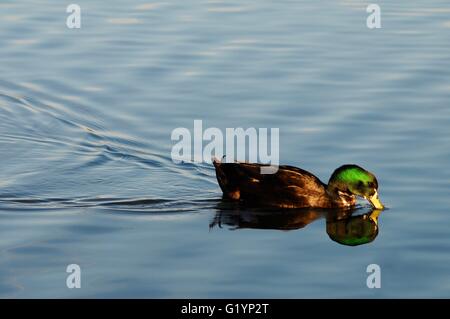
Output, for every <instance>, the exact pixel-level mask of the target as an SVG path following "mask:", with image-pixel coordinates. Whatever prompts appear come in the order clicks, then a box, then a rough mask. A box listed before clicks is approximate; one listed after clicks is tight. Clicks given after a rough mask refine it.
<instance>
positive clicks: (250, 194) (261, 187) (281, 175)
mask: <svg viewBox="0 0 450 319" xmlns="http://www.w3.org/2000/svg"><path fill="white" fill-rule="evenodd" d="M261 166H262V164H250V163H222V162H220V161H218V160H215V161H214V167H215V168H216V176H217V181H218V182H219V185H220V188H221V189H222V192H223V195H224V197H225V198H228V199H231V200H236V201H239V200H241V201H244V202H249V203H254V204H258V205H267V206H276V207H281V208H303V207H317V208H338V207H349V206H353V205H355V203H356V199H355V196H352V195H346V194H339V196H338V194H336V196H333V195H332V194H330V193H332V192H328V191H327V185H326V184H324V183H322V182H321V181H320V180H319V179H318V178H317V177H316V176H314V175H313V174H311V173H309V172H307V171H305V170H302V169H300V168H297V167H293V166H286V165H283V166H279V169H278V171H277V172H276V173H275V174H261Z"/></svg>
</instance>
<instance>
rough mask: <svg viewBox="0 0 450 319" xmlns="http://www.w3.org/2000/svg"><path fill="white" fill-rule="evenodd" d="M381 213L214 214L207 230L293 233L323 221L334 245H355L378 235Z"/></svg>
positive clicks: (262, 212)
mask: <svg viewBox="0 0 450 319" xmlns="http://www.w3.org/2000/svg"><path fill="white" fill-rule="evenodd" d="M380 213H381V210H372V211H370V212H368V213H365V214H362V215H355V216H354V215H353V214H352V211H349V210H346V211H325V210H317V209H308V210H288V211H283V212H267V211H239V210H237V211H233V210H231V211H226V210H220V211H219V212H217V213H216V216H215V217H214V220H213V221H212V222H211V224H210V228H214V227H215V226H218V227H222V225H223V224H226V225H229V226H234V228H233V229H242V228H253V229H278V230H286V231H288V230H295V229H300V228H303V227H305V226H306V225H308V224H310V223H312V222H314V221H315V220H317V219H320V218H326V221H327V222H326V224H327V226H326V231H327V234H328V236H329V237H330V238H331V239H332V240H333V241H335V242H337V243H339V244H342V245H347V246H357V245H362V244H367V243H370V242H372V241H373V240H374V239H375V238H376V237H377V235H378V216H379V215H380Z"/></svg>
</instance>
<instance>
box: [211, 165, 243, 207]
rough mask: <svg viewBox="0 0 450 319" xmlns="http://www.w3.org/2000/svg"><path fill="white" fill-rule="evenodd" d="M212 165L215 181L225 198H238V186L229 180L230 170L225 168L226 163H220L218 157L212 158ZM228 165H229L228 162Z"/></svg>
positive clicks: (239, 195)
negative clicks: (214, 170) (214, 169)
mask: <svg viewBox="0 0 450 319" xmlns="http://www.w3.org/2000/svg"><path fill="white" fill-rule="evenodd" d="M213 165H214V167H215V168H216V177H217V182H218V183H219V186H220V189H221V190H222V192H223V196H224V197H225V198H229V199H233V200H239V199H240V197H241V194H240V191H239V187H238V185H233V183H231V182H230V178H229V176H228V175H229V173H231V172H230V170H229V169H227V163H222V162H221V161H220V160H219V159H217V158H213ZM228 166H230V165H229V164H228ZM228 168H229V167H228Z"/></svg>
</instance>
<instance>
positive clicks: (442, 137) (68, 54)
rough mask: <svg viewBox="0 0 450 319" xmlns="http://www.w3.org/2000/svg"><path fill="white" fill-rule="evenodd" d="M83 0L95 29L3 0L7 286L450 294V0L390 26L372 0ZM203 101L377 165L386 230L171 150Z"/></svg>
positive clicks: (222, 121) (301, 153) (204, 114)
mask: <svg viewBox="0 0 450 319" xmlns="http://www.w3.org/2000/svg"><path fill="white" fill-rule="evenodd" d="M20 2H23V3H20ZM76 3H78V4H79V5H80V6H81V10H82V11H81V14H82V28H81V29H79V30H71V29H68V28H67V27H66V25H65V22H66V17H67V15H68V14H67V13H66V12H65V9H66V8H65V6H66V5H67V4H63V3H60V2H56V1H55V2H52V1H33V2H31V1H26V2H25V1H2V3H1V4H0V47H1V50H0V72H1V73H0V74H1V75H0V154H1V157H0V167H1V169H0V296H1V297H158V298H159V297H162V298H165V297H169V298H170V297H276V298H278V297H295V298H298V297H450V269H449V264H450V255H449V251H450V236H449V223H450V222H449V220H450V219H449V216H450V196H449V195H450V193H449V190H450V166H449V161H450V105H449V101H450V41H449V39H450V3H449V2H448V1H447V0H414V1H396V2H395V3H392V1H378V2H377V3H378V4H379V5H380V6H381V9H382V25H383V28H382V29H378V30H369V29H368V28H367V27H366V24H365V20H366V17H367V13H366V11H365V9H366V6H367V2H366V1H361V0H341V1H331V0H330V1H325V0H322V1H269V0H266V1H261V0H250V1H245V0H244V1H237V0H236V1H216V0H211V1H207V0H198V1H196V0H189V1H181V0H179V1H168V2H164V3H162V2H161V3H148V2H142V1H134V2H133V3H132V4H131V3H130V2H128V1H121V2H119V1H117V2H114V3H108V4H105V2H104V1H87V0H77V1H76ZM194 119H201V120H203V124H204V126H205V127H218V128H221V129H225V128H226V127H256V128H258V127H269V128H270V127H278V128H280V161H281V162H282V163H283V164H290V165H294V166H299V167H302V168H304V169H306V170H309V171H311V172H313V173H315V174H316V175H317V176H318V177H319V178H321V179H322V180H324V181H327V180H328V178H329V176H330V174H331V173H332V171H333V170H334V169H335V168H336V167H338V166H339V165H341V164H343V163H357V164H359V165H361V166H363V167H365V168H367V169H369V170H371V171H373V172H374V173H375V174H376V175H377V177H378V181H379V183H380V196H381V199H382V201H383V202H384V203H385V204H386V205H387V206H388V207H389V210H387V211H385V212H383V213H382V214H381V215H380V216H379V232H378V236H377V237H376V238H375V240H374V241H372V242H371V243H369V244H366V245H360V246H357V247H349V246H344V245H340V244H338V243H337V242H335V241H333V240H331V239H330V237H329V236H328V234H327V219H329V218H327V216H325V215H323V214H322V215H321V214H316V215H314V214H315V213H314V212H306V213H299V212H291V213H288V214H284V215H280V214H279V213H273V214H271V215H267V214H266V215H264V214H261V212H255V211H251V210H245V209H242V208H236V207H232V206H230V205H227V204H226V203H223V202H222V201H221V199H220V198H221V192H220V189H219V187H218V185H217V182H216V179H215V174H214V170H213V168H212V166H211V165H208V164H190V163H185V164H178V165H177V164H174V163H173V162H172V160H171V157H170V151H171V147H172V145H173V142H172V141H171V139H170V135H171V132H172V130H173V129H174V128H176V127H186V128H189V129H191V130H192V128H193V120H194ZM359 211H360V212H361V213H368V211H369V212H370V209H369V208H368V207H367V206H366V205H365V204H362V207H361V208H360V209H359ZM328 226H330V225H328ZM291 228H292V229H291ZM280 229H281V230H280ZM286 229H291V230H289V231H286ZM72 263H76V264H79V265H80V267H81V269H82V288H81V289H68V288H67V287H66V276H67V273H66V272H65V270H66V267H67V265H68V264H72ZM371 263H376V264H378V265H380V267H381V270H382V288H381V289H368V288H367V286H366V277H367V273H366V267H367V265H369V264H371Z"/></svg>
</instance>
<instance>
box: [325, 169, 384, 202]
mask: <svg viewBox="0 0 450 319" xmlns="http://www.w3.org/2000/svg"><path fill="white" fill-rule="evenodd" d="M328 190H329V191H330V192H332V193H336V194H337V195H341V194H342V195H356V196H361V197H364V198H365V199H366V200H368V201H369V202H370V203H371V204H372V205H373V206H374V207H375V208H377V209H383V208H384V206H383V204H382V203H381V202H380V199H379V198H378V181H377V178H376V177H375V175H373V174H372V173H371V172H369V171H366V170H365V169H363V168H362V167H360V166H358V165H353V164H351V165H343V166H341V167H339V168H338V169H336V170H335V171H334V173H333V174H332V175H331V177H330V181H329V182H328Z"/></svg>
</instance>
